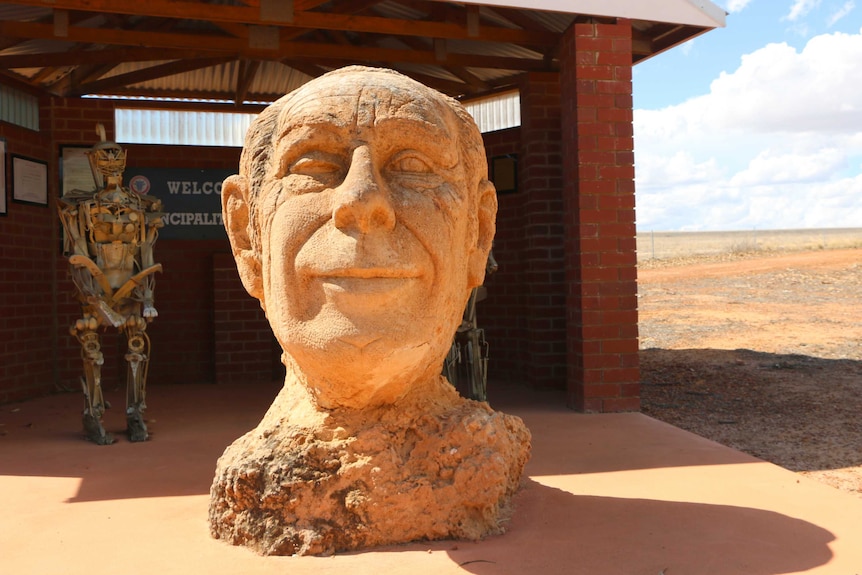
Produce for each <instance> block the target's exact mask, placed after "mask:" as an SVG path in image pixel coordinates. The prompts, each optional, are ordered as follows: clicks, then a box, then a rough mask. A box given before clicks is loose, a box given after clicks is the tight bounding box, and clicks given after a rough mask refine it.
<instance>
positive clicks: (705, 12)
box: [468, 0, 727, 28]
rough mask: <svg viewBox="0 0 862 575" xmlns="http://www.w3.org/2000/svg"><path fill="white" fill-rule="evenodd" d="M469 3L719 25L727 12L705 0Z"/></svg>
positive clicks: (490, 0) (498, 0) (477, 0)
mask: <svg viewBox="0 0 862 575" xmlns="http://www.w3.org/2000/svg"><path fill="white" fill-rule="evenodd" d="M468 3H469V4H481V5H486V6H503V7H507V8H521V9H528V10H548V11H553V12H563V13H566V14H586V15H591V16H604V17H614V18H631V19H633V20H646V21H650V22H667V23H671V24H685V25H688V26H703V27H705V28H723V27H724V26H725V24H726V17H727V13H726V12H725V11H724V10H723V9H722V8H720V7H718V6H716V5H715V4H713V3H712V2H710V1H709V0H657V1H654V2H632V1H631V0H469V2H468Z"/></svg>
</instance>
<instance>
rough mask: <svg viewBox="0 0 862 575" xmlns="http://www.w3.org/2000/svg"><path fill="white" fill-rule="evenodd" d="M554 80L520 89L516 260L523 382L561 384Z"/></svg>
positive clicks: (531, 78)
mask: <svg viewBox="0 0 862 575" xmlns="http://www.w3.org/2000/svg"><path fill="white" fill-rule="evenodd" d="M560 118H561V111H560V78H559V76H558V75H557V74H542V73H530V74H528V75H527V77H526V79H525V81H524V82H523V84H522V85H521V136H522V142H521V157H520V165H521V173H522V176H521V178H520V180H521V183H522V186H523V189H524V192H523V193H524V206H523V223H522V227H521V233H522V234H523V252H522V256H521V261H522V265H523V270H524V272H523V273H524V275H523V283H522V284H521V289H522V290H523V292H524V298H525V304H526V305H525V312H526V318H525V319H524V322H525V324H526V330H527V342H526V345H527V363H528V365H529V371H528V373H527V381H528V383H529V384H530V385H532V386H535V387H555V388H563V387H564V386H565V383H566V309H565V300H566V291H565V290H566V287H565V283H564V281H563V280H564V271H563V270H564V269H565V262H564V257H565V254H564V251H563V197H562V188H563V170H562V152H561V148H560V136H561V131H562V125H561V123H560Z"/></svg>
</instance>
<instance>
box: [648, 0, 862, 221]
mask: <svg viewBox="0 0 862 575" xmlns="http://www.w3.org/2000/svg"><path fill="white" fill-rule="evenodd" d="M856 1H858V2H859V3H860V6H856ZM716 4H718V5H719V6H721V7H722V8H724V9H725V10H726V11H727V12H729V14H728V16H727V27H726V28H723V29H717V30H713V31H710V32H708V33H706V34H704V35H702V36H700V37H698V38H696V39H694V40H692V41H689V42H687V43H685V44H683V45H681V46H677V47H675V48H673V49H672V50H669V51H667V52H665V53H663V54H659V55H658V56H655V57H653V58H651V59H650V60H647V61H646V62H643V63H640V64H638V65H636V66H635V68H634V106H635V112H634V118H635V164H636V165H635V171H636V185H637V219H638V228H639V229H641V230H745V229H792V228H818V227H862V0H718V1H717V2H716Z"/></svg>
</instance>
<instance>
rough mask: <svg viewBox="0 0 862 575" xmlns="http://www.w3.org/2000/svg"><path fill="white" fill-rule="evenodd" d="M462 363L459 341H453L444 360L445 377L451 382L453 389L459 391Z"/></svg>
mask: <svg viewBox="0 0 862 575" xmlns="http://www.w3.org/2000/svg"><path fill="white" fill-rule="evenodd" d="M459 363H461V346H460V345H459V344H458V340H457V339H456V340H453V341H452V345H451V346H450V347H449V353H447V354H446V359H444V360H443V377H445V378H446V379H447V380H449V383H451V384H452V387H454V388H455V389H458V364H459Z"/></svg>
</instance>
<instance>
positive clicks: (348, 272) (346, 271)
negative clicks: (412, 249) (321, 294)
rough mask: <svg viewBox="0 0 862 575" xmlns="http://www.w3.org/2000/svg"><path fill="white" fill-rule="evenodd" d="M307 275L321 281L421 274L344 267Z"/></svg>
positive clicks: (411, 277) (392, 277) (388, 269)
mask: <svg viewBox="0 0 862 575" xmlns="http://www.w3.org/2000/svg"><path fill="white" fill-rule="evenodd" d="M308 275H310V276H312V277H319V278H322V279H329V278H332V279H338V278H345V279H413V278H418V277H419V276H421V275H422V274H421V273H420V272H419V270H417V269H415V268H387V267H344V268H334V269H329V270H309V271H308Z"/></svg>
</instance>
